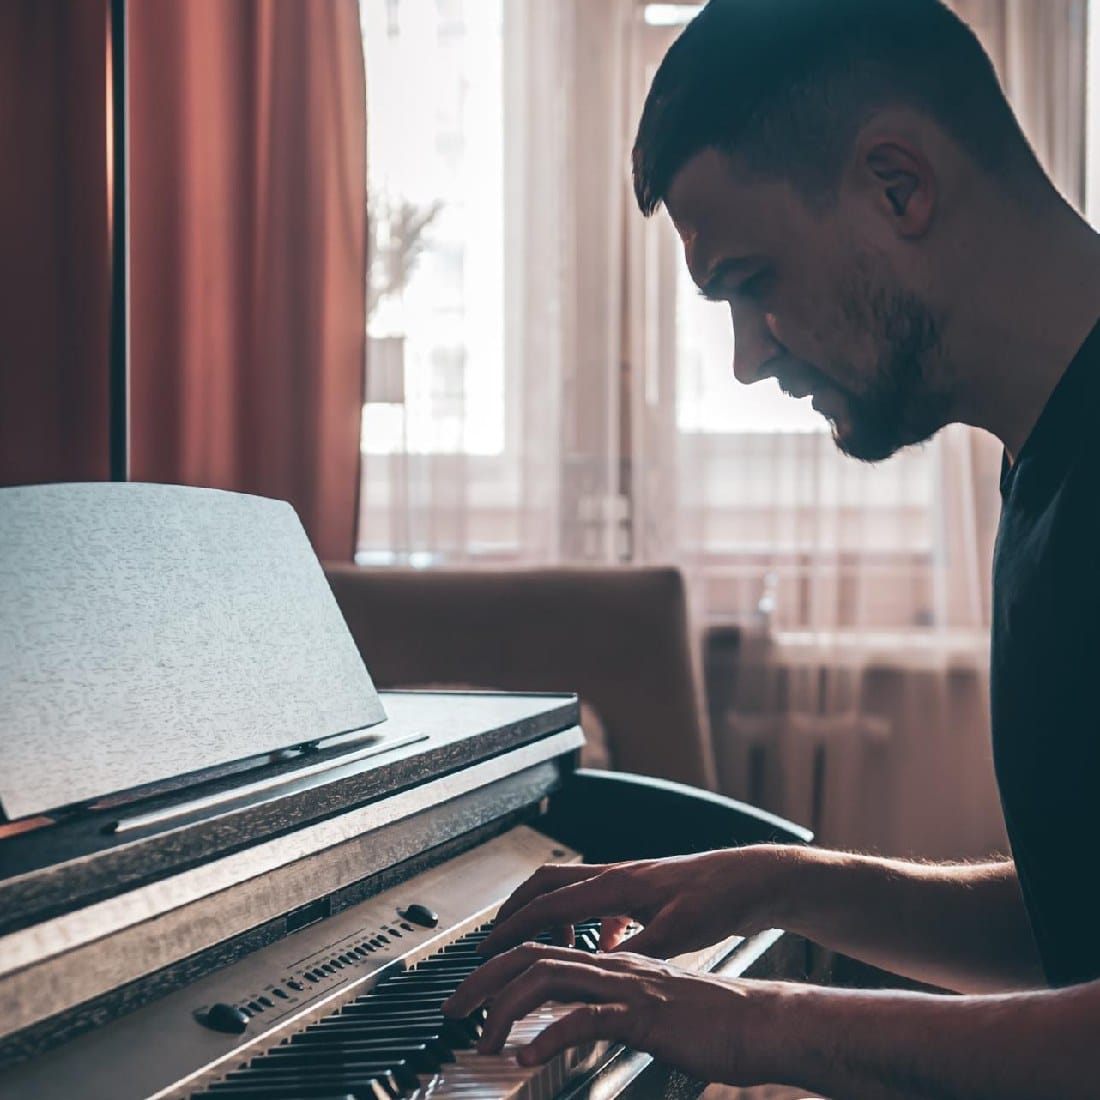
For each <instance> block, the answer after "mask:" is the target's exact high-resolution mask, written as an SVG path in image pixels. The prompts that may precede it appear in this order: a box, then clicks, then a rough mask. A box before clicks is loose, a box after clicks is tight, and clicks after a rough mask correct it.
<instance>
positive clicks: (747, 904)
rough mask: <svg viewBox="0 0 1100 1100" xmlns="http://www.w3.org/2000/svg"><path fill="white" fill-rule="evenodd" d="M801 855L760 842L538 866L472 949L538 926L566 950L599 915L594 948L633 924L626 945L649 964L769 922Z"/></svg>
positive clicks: (496, 948) (485, 948) (487, 950)
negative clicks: (581, 925)
mask: <svg viewBox="0 0 1100 1100" xmlns="http://www.w3.org/2000/svg"><path fill="white" fill-rule="evenodd" d="M805 855H806V849H803V848H799V847H795V846H786V845H770V844H769V845H755V846H750V847H745V848H730V849H723V850H720V851H714V852H703V853H701V854H699V855H689V856H675V857H672V858H668V859H652V860H632V861H630V862H627V863H606V864H584V863H582V864H568V865H560V864H547V865H546V866H543V867H540V868H539V870H538V871H536V872H535V873H534V874H533V875H532V876H531V877H530V878H529V879H528V880H527V881H526V882H524V883H523V885H521V886H520V887H519V888H518V889H517V890H516V891H515V893H513V894H512V896H511V897H510V898H508V900H507V901H506V902H505V903H504V905H502V906H501V909H500V912H499V913H498V914H497V922H496V928H494V930H493V931H492V933H491V934H490V935H489V936H488V937H486V939H485V940H484V941H483V943H482V946H481V950H482V952H483V953H484V954H486V955H495V954H497V953H498V952H501V951H505V950H507V949H508V948H510V947H514V946H515V945H516V944H518V943H522V942H523V941H524V940H529V939H534V938H535V937H536V936H537V935H538V934H539V933H540V932H542V931H544V930H546V929H554V930H555V932H556V939H557V940H558V941H559V942H562V943H567V944H569V943H572V940H573V925H574V924H575V923H576V922H578V921H583V920H590V919H593V918H600V919H601V928H600V947H601V948H602V949H603V950H605V951H610V950H614V949H615V948H616V947H618V946H619V945H620V944H622V943H623V942H624V935H625V933H626V930H627V928H628V926H629V925H630V923H631V922H632V921H637V922H638V923H640V924H641V925H643V928H642V930H641V931H640V932H638V933H637V934H636V935H635V936H632V937H630V938H629V940H628V942H629V949H630V950H631V951H634V952H638V953H641V954H646V955H651V956H654V957H657V958H670V957H672V956H674V955H679V954H681V953H682V952H685V951H694V950H697V949H699V948H701V947H706V946H709V945H710V944H712V943H717V942H718V941H719V940H721V939H724V938H725V937H726V936H729V935H732V934H733V933H740V934H741V935H751V934H753V933H754V932H758V931H761V930H762V929H765V928H772V927H775V926H776V923H777V921H778V919H779V916H780V909H781V907H782V905H783V903H784V901H785V895H786V894H787V893H788V891H789V883H790V882H791V880H792V876H791V870H792V868H793V867H795V866H796V865H797V863H798V861H799V860H801V859H804V858H805Z"/></svg>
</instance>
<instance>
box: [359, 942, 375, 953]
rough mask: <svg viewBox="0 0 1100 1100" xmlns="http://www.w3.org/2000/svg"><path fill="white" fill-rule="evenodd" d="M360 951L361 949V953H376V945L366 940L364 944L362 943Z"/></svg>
mask: <svg viewBox="0 0 1100 1100" xmlns="http://www.w3.org/2000/svg"><path fill="white" fill-rule="evenodd" d="M358 949H359V950H360V951H370V952H373V951H374V944H373V943H371V942H370V941H369V940H364V941H363V942H362V943H361V944H360V945H359V948H358Z"/></svg>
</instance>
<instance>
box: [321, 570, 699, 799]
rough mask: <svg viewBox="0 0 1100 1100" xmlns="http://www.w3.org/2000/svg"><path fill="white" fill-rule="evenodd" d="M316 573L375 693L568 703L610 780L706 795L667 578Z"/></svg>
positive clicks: (674, 588)
mask: <svg viewBox="0 0 1100 1100" xmlns="http://www.w3.org/2000/svg"><path fill="white" fill-rule="evenodd" d="M327 573H328V578H329V582H330V584H331V585H332V590H333V592H334V593H335V595H336V600H337V602H338V603H339V605H340V608H341V610H342V611H343V613H344V617H345V618H346V619H347V622H348V626H349V628H350V629H351V633H352V636H353V637H354V638H355V641H356V644H357V645H358V646H359V651H360V653H362V655H363V659H364V660H365V661H366V665H367V668H368V669H370V672H371V675H372V676H373V677H374V681H375V683H376V684H377V685H378V686H379V687H381V688H386V687H390V688H392V687H414V686H417V685H421V686H427V685H435V686H438V685H442V684H454V685H464V686H479V687H485V688H494V689H499V690H503V691H572V692H576V693H577V694H578V695H579V696H580V697H581V699H582V700H583V701H584V702H585V703H587V704H588V705H589V706H590V707H591V708H592V709H593V710H594V711H595V712H596V714H597V715H598V718H599V721H600V723H601V724H602V726H603V729H604V732H605V735H606V741H607V746H608V750H609V753H610V757H611V763H612V766H613V767H615V768H617V769H621V770H624V771H632V772H639V773H642V774H645V775H653V776H660V777H662V778H665V779H674V780H678V781H680V782H684V783H691V784H694V785H696V786H700V787H705V788H708V789H713V788H714V766H713V760H712V754H711V747H710V738H709V732H708V729H707V723H706V716H705V713H704V711H703V708H702V706H701V705H700V700H699V687H698V681H697V677H696V670H695V662H694V661H693V657H692V639H691V635H690V633H689V629H688V615H687V601H686V598H685V594H684V582H683V578H682V576H681V575H680V573H679V571H678V570H676V569H673V568H602V569H601V568H572V569H557V568H555V569H550V568H544V569H515V570H493V571H491V572H489V571H474V570H468V571H467V570H461V571H460V570H435V569H433V570H417V569H362V568H358V567H356V566H350V565H346V566H330V567H329V568H328V569H327Z"/></svg>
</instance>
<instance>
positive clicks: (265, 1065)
mask: <svg viewBox="0 0 1100 1100" xmlns="http://www.w3.org/2000/svg"><path fill="white" fill-rule="evenodd" d="M436 1049H442V1048H436V1047H434V1046H433V1045H430V1044H428V1043H410V1042H408V1041H406V1040H402V1039H396V1038H390V1039H377V1040H367V1041H364V1042H360V1043H348V1044H346V1045H329V1046H321V1047H299V1048H297V1049H295V1050H290V1049H289V1048H286V1047H284V1048H276V1049H275V1050H272V1051H269V1052H268V1053H267V1054H263V1055H260V1057H258V1058H253V1059H252V1061H251V1062H250V1063H249V1068H250V1069H254V1070H259V1069H286V1068H288V1067H290V1066H297V1067H303V1066H310V1067H314V1068H318V1069H327V1068H329V1067H338V1068H340V1069H343V1070H346V1069H349V1068H351V1069H355V1068H359V1067H361V1066H364V1065H368V1064H373V1065H377V1064H378V1063H379V1062H407V1063H408V1065H409V1067H410V1068H411V1069H412V1070H413V1072H414V1073H418V1074H419V1073H426V1074H429V1075H430V1074H434V1073H438V1072H439V1070H440V1067H441V1066H442V1065H443V1062H444V1061H453V1060H454V1058H453V1056H452V1055H451V1054H450V1052H449V1051H446V1052H445V1054H446V1057H445V1058H440V1057H439V1056H438V1055H437V1054H436Z"/></svg>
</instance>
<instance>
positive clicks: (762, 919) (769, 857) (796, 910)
mask: <svg viewBox="0 0 1100 1100" xmlns="http://www.w3.org/2000/svg"><path fill="white" fill-rule="evenodd" d="M827 855H828V853H824V852H822V851H821V850H819V849H816V848H807V847H804V846H803V845H795V844H768V845H761V846H760V847H759V848H758V849H755V851H754V858H755V859H757V860H760V861H761V866H760V867H759V869H758V871H757V875H758V882H759V883H760V884H761V888H760V891H759V897H758V900H757V904H756V906H755V907H754V912H753V918H754V919H753V921H752V925H753V927H752V929H751V931H754V932H756V931H763V930H764V929H767V928H782V929H785V930H787V931H791V932H795V933H798V934H800V935H805V934H806V932H807V930H808V928H809V927H810V926H811V925H812V923H813V914H814V911H815V909H816V908H817V905H816V902H815V900H814V899H815V896H816V895H817V894H818V893H820V890H819V886H818V883H819V881H820V878H821V870H822V867H821V865H822V863H823V862H824V859H823V857H825V856H827Z"/></svg>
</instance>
